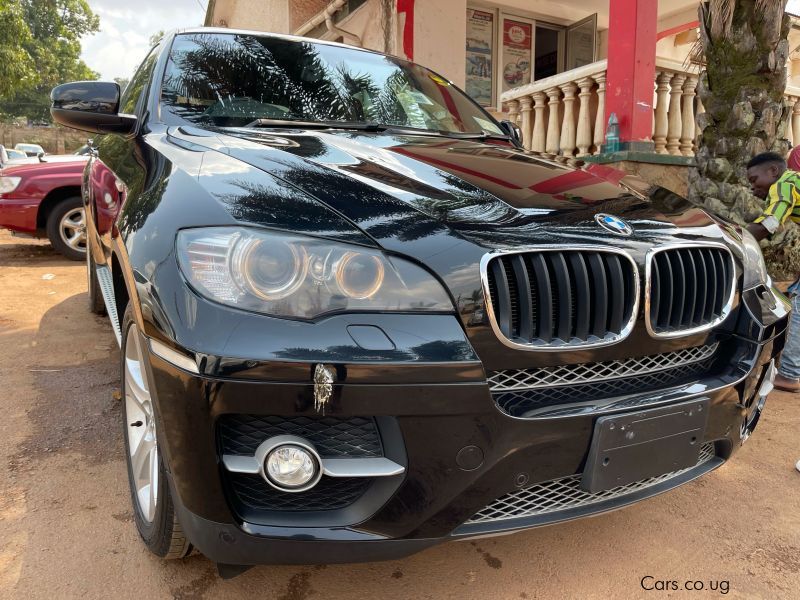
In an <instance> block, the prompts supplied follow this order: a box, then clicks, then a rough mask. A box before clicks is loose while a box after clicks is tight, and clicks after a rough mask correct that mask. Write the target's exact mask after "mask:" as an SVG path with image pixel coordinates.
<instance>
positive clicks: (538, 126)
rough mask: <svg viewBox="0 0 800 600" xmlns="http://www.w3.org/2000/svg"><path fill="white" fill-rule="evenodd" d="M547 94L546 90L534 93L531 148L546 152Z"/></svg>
mask: <svg viewBox="0 0 800 600" xmlns="http://www.w3.org/2000/svg"><path fill="white" fill-rule="evenodd" d="M546 99H547V95H546V94H545V93H544V92H535V93H534V94H533V102H534V104H533V112H534V114H533V141H532V143H531V149H532V150H534V151H536V152H544V150H545V147H546V137H545V136H546V135H547V124H546V123H545V120H544V110H545V107H546V104H545V100H546Z"/></svg>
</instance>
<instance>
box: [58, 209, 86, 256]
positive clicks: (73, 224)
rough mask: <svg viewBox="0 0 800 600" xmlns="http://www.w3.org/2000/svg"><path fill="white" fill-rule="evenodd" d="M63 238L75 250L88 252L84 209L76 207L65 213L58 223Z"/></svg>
mask: <svg viewBox="0 0 800 600" xmlns="http://www.w3.org/2000/svg"><path fill="white" fill-rule="evenodd" d="M58 233H59V235H60V236H61V240H62V241H63V242H64V243H65V244H66V245H67V246H69V247H70V248H72V249H73V250H77V251H78V252H86V214H85V213H84V209H83V208H82V207H81V208H74V209H72V210H70V211H67V212H66V213H64V216H63V217H61V222H60V223H59V224H58Z"/></svg>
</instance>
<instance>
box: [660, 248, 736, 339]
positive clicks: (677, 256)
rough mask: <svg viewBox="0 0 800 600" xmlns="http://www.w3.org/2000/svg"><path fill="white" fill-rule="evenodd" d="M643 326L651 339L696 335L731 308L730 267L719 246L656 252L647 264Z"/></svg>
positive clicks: (712, 325) (729, 259)
mask: <svg viewBox="0 0 800 600" xmlns="http://www.w3.org/2000/svg"><path fill="white" fill-rule="evenodd" d="M648 274H649V281H650V290H649V296H648V300H649V304H650V306H649V309H648V310H647V327H648V330H649V331H650V333H651V335H653V336H655V337H676V336H679V335H689V334H692V333H698V332H700V331H704V330H706V329H710V328H711V327H714V326H715V325H717V324H718V323H720V322H721V321H722V320H723V319H725V317H727V316H728V313H729V312H730V309H731V303H732V301H733V295H734V291H735V290H734V283H735V282H734V279H735V278H734V267H733V257H732V256H731V253H730V252H729V251H728V250H727V249H725V248H720V247H716V246H715V247H686V248H668V249H665V250H658V251H656V252H655V253H654V254H652V255H651V256H650V260H649V263H648Z"/></svg>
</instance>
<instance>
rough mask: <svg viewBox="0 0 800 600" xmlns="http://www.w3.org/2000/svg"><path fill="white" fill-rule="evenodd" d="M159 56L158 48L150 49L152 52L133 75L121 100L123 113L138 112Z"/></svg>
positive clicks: (120, 104)
mask: <svg viewBox="0 0 800 600" xmlns="http://www.w3.org/2000/svg"><path fill="white" fill-rule="evenodd" d="M156 47H157V46H156ZM157 56H158V54H157V52H156V48H153V49H152V50H150V54H148V55H147V57H146V58H145V59H144V60H143V61H142V64H141V65H139V68H138V69H137V70H136V73H134V74H133V77H131V80H130V82H129V83H128V85H127V86H126V87H125V90H124V91H123V92H122V98H120V101H119V106H120V112H121V113H124V114H128V115H132V114H136V112H137V108H140V107H141V105H140V103H139V100H140V98H141V97H142V95H143V93H147V89H146V84H147V82H148V81H149V80H150V74H151V73H152V72H153V68H154V67H155V63H156V57H157Z"/></svg>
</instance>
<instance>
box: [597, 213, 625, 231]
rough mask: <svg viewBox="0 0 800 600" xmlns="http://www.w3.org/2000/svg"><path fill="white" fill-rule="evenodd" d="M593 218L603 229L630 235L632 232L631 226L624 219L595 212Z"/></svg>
mask: <svg viewBox="0 0 800 600" xmlns="http://www.w3.org/2000/svg"><path fill="white" fill-rule="evenodd" d="M594 220H595V221H597V224H598V225H600V227H602V228H603V229H606V230H608V231H610V232H611V233H616V234H617V235H630V234H632V233H633V227H631V226H630V225H628V224H627V223H626V222H625V221H623V220H622V219H620V218H617V217H614V216H612V215H607V214H606V213H597V214H596V215H595V216H594Z"/></svg>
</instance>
